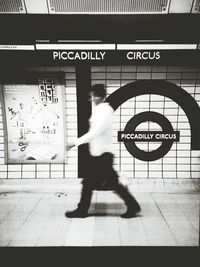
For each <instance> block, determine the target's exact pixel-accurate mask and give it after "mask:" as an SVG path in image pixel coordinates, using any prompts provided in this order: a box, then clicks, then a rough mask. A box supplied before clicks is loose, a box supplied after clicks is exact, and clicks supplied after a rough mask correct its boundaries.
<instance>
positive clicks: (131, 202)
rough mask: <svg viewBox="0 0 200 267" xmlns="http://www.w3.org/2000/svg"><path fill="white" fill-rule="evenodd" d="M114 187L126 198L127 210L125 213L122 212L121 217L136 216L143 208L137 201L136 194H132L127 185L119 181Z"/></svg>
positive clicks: (118, 193)
mask: <svg viewBox="0 0 200 267" xmlns="http://www.w3.org/2000/svg"><path fill="white" fill-rule="evenodd" d="M113 189H114V191H115V193H116V194H117V195H118V196H120V197H121V198H122V199H123V200H124V202H125V204H126V206H127V211H126V212H125V213H124V214H122V215H121V217H122V218H132V217H134V216H135V215H136V213H138V212H139V211H140V210H141V208H140V205H139V203H138V202H137V201H136V199H135V198H134V196H132V195H131V193H130V192H129V190H128V188H127V187H125V186H123V185H122V184H120V183H117V184H116V185H115V186H114V188H113Z"/></svg>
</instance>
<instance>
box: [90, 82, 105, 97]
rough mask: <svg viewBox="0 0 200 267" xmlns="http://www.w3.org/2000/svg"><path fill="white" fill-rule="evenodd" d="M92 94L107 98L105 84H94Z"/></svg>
mask: <svg viewBox="0 0 200 267" xmlns="http://www.w3.org/2000/svg"><path fill="white" fill-rule="evenodd" d="M91 92H92V93H94V94H95V95H97V96H100V97H105V96H106V88H105V86H104V84H94V85H93V86H92V88H91Z"/></svg>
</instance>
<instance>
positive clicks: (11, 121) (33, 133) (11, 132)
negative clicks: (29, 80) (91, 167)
mask: <svg viewBox="0 0 200 267" xmlns="http://www.w3.org/2000/svg"><path fill="white" fill-rule="evenodd" d="M37 81H38V83H36V84H6V85H4V86H3V96H4V103H5V121H6V125H7V161H8V162H9V163H25V162H27V163H29V162H37V163H40V162H41V163H51V162H58V163H61V162H64V158H65V157H64V156H65V152H64V147H65V145H64V115H63V114H64V103H63V101H64V97H63V96H64V85H63V84H61V83H58V82H57V81H56V79H54V78H51V77H43V78H38V80H37Z"/></svg>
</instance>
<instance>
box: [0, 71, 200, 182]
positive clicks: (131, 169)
mask: <svg viewBox="0 0 200 267" xmlns="http://www.w3.org/2000/svg"><path fill="white" fill-rule="evenodd" d="M34 70H37V71H48V72H49V71H62V72H65V104H66V105H65V108H66V128H67V131H66V138H67V140H68V141H70V140H72V139H73V138H74V137H76V136H77V101H76V80H75V68H74V67H48V68H47V67H41V68H36V69H34ZM138 79H166V80H168V81H171V82H173V83H175V84H177V85H179V86H181V87H182V88H183V89H185V90H186V91H187V92H189V93H190V94H191V95H192V96H193V97H194V98H195V99H196V101H197V102H198V104H199V105H200V70H199V69H195V68H193V67H182V66H107V67H106V66H101V67H92V84H95V83H105V84H106V86H107V93H108V94H111V93H112V92H114V91H115V90H117V89H118V88H119V87H121V86H123V85H125V84H127V83H129V82H133V81H135V80H138ZM147 110H151V111H156V112H159V113H161V114H163V115H164V116H166V117H167V118H168V119H169V120H170V122H171V123H172V125H173V128H174V130H179V131H180V132H181V139H180V142H179V143H174V144H173V146H172V148H171V150H170V151H169V152H168V153H167V155H166V156H165V157H164V158H163V159H159V160H156V161H153V162H143V161H140V160H138V159H135V158H133V157H132V156H131V155H130V154H129V153H128V151H127V150H126V148H125V147H124V144H123V143H119V142H117V139H116V138H117V131H118V130H120V129H121V130H123V129H124V127H125V125H126V123H127V122H128V120H129V119H130V118H131V117H133V116H134V115H135V114H138V113H140V112H143V111H147ZM155 126H156V127H157V125H153V124H151V123H149V124H148V123H146V124H145V123H144V124H143V126H142V127H144V128H146V127H150V129H154V128H155ZM158 127H159V126H158ZM144 128H143V129H144ZM140 130H142V129H141V128H140ZM140 146H144V149H145V148H147V144H140ZM154 146H155V144H154V145H153V144H151V145H150V146H149V147H150V148H151V149H153V147H154ZM4 150H5V145H4V129H3V118H2V107H1V106H0V179H1V178H3V179H7V178H8V179H14V178H15V179H16V178H17V179H67V178H77V173H78V162H77V149H73V150H71V151H70V152H69V153H68V155H67V159H66V161H67V163H65V164H27V165H26V164H14V165H13V164H12V165H11V164H9V165H7V164H5V158H4V155H5V152H4ZM113 151H114V153H115V156H116V158H115V168H116V169H117V170H118V171H120V172H121V173H123V174H124V175H126V176H127V177H130V178H133V179H134V178H141V179H143V178H147V179H159V178H163V179H169V178H172V179H185V178H191V179H192V178H200V151H191V150H190V126H189V123H188V120H187V117H186V116H185V114H184V112H183V111H182V110H181V108H180V107H179V106H178V105H177V104H176V103H175V102H173V101H172V100H170V99H168V98H166V97H162V96H158V95H144V96H138V97H136V98H132V99H130V100H128V101H127V102H126V103H124V104H123V105H122V106H121V107H120V108H118V109H117V110H116V111H115V116H114V125H113Z"/></svg>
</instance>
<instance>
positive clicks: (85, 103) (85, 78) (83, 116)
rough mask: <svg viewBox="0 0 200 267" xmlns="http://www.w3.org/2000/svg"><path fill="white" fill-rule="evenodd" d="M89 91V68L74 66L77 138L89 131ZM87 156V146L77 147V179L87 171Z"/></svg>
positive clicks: (83, 64)
mask: <svg viewBox="0 0 200 267" xmlns="http://www.w3.org/2000/svg"><path fill="white" fill-rule="evenodd" d="M90 89H91V67H90V65H89V64H87V63H82V64H81V63H79V64H77V65H76V90H77V91H76V93H77V120H78V137H80V136H82V135H83V134H85V133H86V132H87V131H88V129H89V123H88V121H89V118H90V115H91V103H90V101H89V98H88V95H89V91H90ZM88 156H89V151H88V145H87V144H84V145H81V146H79V147H78V177H79V178H84V177H85V176H86V171H87V166H88V164H87V159H88Z"/></svg>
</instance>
